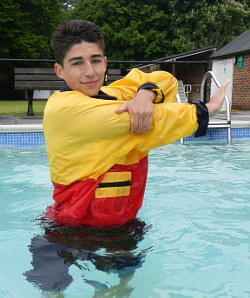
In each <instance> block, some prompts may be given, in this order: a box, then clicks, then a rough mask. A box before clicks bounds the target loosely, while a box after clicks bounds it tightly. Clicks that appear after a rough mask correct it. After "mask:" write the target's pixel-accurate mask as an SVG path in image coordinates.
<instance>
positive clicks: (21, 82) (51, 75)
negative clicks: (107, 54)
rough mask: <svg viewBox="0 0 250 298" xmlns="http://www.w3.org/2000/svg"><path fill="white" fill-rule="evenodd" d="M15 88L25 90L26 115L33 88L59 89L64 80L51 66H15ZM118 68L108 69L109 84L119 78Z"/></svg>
mask: <svg viewBox="0 0 250 298" xmlns="http://www.w3.org/2000/svg"><path fill="white" fill-rule="evenodd" d="M14 71H15V89H16V90H27V94H28V111H27V115H28V116H33V115H34V112H33V96H34V90H60V89H61V88H62V86H63V84H64V81H63V80H62V79H60V78H58V77H57V75H56V74H55V72H54V69H53V68H15V69H14ZM121 78H122V75H121V70H120V69H108V81H107V84H110V83H112V82H114V81H116V80H118V79H121Z"/></svg>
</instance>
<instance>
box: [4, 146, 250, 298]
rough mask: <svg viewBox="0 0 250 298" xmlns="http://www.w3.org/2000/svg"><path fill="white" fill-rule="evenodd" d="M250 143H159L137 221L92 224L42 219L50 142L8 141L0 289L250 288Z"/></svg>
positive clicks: (211, 293)
mask: <svg viewBox="0 0 250 298" xmlns="http://www.w3.org/2000/svg"><path fill="white" fill-rule="evenodd" d="M249 146H250V142H249V140H248V141H242V142H238V143H237V144H232V145H227V144H225V143H221V144H220V143H217V144H215V143H210V144H208V143H200V144H197V143H189V144H188V143H187V144H185V145H180V144H172V145H169V146H167V147H164V148H159V149H156V150H153V151H152V152H151V154H150V170H149V179H148V184H147V189H146V194H145V199H144V206H143V208H142V209H141V210H140V211H139V214H138V220H137V221H135V222H132V223H129V225H127V226H125V227H120V228H116V229H107V230H104V231H96V230H86V231H84V232H83V231H82V228H79V229H74V228H69V229H64V230H63V229H60V228H58V227H53V226H50V225H49V224H48V223H41V221H40V220H39V218H40V215H41V214H42V213H43V212H44V210H45V208H46V206H47V205H49V204H51V202H52V199H51V194H52V185H51V183H50V179H49V167H48V163H47V159H46V153H45V151H44V148H41V150H40V149H35V150H34V149H32V148H29V149H27V150H25V149H18V150H17V149H15V150H10V149H0V159H1V164H0V184H1V188H0V198H1V217H0V223H1V225H0V241H1V245H0V256H1V266H0V297H15V298H16V297H18V298H19V297H25V298H28V297H32V298H34V297H70V298H74V297H136V298H140V297H143V298H144V297H250V282H249V276H250V237H249V236H250V149H249V148H250V147H249ZM35 267H36V268H38V270H37V271H36V270H34V268H35ZM46 270H47V271H46ZM54 271H55V272H54ZM58 276H59V278H58ZM53 279H55V280H58V281H54V280H53ZM52 284H53V285H55V284H56V286H53V287H52V286H51V287H52V288H53V289H49V288H50V285H52ZM46 286H47V288H46Z"/></svg>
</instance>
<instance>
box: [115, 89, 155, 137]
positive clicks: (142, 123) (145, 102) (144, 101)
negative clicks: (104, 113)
mask: <svg viewBox="0 0 250 298" xmlns="http://www.w3.org/2000/svg"><path fill="white" fill-rule="evenodd" d="M155 97H156V94H155V93H154V92H153V91H151V90H145V89H144V90H140V91H138V92H137V94H136V96H135V97H134V98H133V99H131V100H130V101H127V102H126V103H124V104H123V105H121V106H120V107H119V108H118V109H117V110H116V113H118V114H121V113H123V112H125V111H127V112H128V113H129V116H130V133H131V134H143V133H146V132H148V131H150V129H151V127H152V123H153V115H154V105H153V101H154V99H155Z"/></svg>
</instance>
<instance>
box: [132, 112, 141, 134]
mask: <svg viewBox="0 0 250 298" xmlns="http://www.w3.org/2000/svg"><path fill="white" fill-rule="evenodd" d="M138 126H139V119H138V117H137V115H134V114H132V115H131V114H130V133H131V134H137V132H138Z"/></svg>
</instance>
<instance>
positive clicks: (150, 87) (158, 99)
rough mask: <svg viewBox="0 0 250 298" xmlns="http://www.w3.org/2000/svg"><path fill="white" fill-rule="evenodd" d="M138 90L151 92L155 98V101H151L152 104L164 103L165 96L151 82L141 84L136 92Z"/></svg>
mask: <svg viewBox="0 0 250 298" xmlns="http://www.w3.org/2000/svg"><path fill="white" fill-rule="evenodd" d="M140 90H151V91H153V92H155V94H156V97H155V99H154V101H153V102H154V103H162V102H164V99H165V96H164V94H163V92H162V90H161V89H160V88H159V87H158V86H157V85H156V84H154V83H151V82H148V83H145V84H142V85H141V86H140V87H139V88H138V90H137V92H138V91H140Z"/></svg>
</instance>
